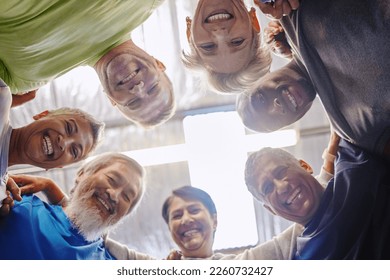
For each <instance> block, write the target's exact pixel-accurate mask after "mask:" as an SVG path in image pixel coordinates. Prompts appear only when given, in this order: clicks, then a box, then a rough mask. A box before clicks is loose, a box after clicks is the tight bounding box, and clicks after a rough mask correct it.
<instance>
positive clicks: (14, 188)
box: [0, 177, 22, 217]
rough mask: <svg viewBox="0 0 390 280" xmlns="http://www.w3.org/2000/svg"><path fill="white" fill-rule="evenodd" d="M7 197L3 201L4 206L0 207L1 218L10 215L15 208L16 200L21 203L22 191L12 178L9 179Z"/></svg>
mask: <svg viewBox="0 0 390 280" xmlns="http://www.w3.org/2000/svg"><path fill="white" fill-rule="evenodd" d="M11 194H12V195H11ZM6 195H7V197H6V198H5V199H3V201H2V206H1V207H0V217H4V216H6V215H8V214H9V212H10V211H11V208H12V207H14V200H17V201H21V200H22V197H21V195H20V189H19V187H18V185H17V184H16V183H15V181H14V180H13V179H12V178H10V177H9V178H8V181H7V184H6Z"/></svg>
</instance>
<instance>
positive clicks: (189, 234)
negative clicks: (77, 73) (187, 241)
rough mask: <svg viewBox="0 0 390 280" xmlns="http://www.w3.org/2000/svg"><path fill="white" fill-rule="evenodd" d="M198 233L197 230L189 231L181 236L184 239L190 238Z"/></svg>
mask: <svg viewBox="0 0 390 280" xmlns="http://www.w3.org/2000/svg"><path fill="white" fill-rule="evenodd" d="M198 232H199V231H198V230H197V229H191V230H189V231H186V232H185V233H184V234H183V235H184V236H185V237H191V236H194V235H195V234H197V233H198Z"/></svg>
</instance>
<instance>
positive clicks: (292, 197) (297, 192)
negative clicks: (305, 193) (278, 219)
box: [286, 188, 302, 205]
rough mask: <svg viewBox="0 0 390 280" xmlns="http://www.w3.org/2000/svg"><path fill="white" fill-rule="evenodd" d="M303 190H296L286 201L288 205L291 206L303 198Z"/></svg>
mask: <svg viewBox="0 0 390 280" xmlns="http://www.w3.org/2000/svg"><path fill="white" fill-rule="evenodd" d="M301 197H302V195H301V190H300V189H299V188H297V189H295V190H294V191H293V193H292V194H291V195H290V196H289V198H288V199H287V201H286V204H288V205H290V204H291V203H292V202H294V200H295V199H297V198H301Z"/></svg>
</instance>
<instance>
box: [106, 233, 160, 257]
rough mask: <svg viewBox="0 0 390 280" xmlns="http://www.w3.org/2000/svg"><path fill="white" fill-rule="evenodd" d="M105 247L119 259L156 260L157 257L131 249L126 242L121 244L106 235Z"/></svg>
mask: <svg viewBox="0 0 390 280" xmlns="http://www.w3.org/2000/svg"><path fill="white" fill-rule="evenodd" d="M104 247H105V248H106V249H107V250H108V251H109V252H110V254H111V255H113V256H114V257H115V258H116V259H117V260H155V258H153V257H151V256H149V255H146V254H143V253H139V252H137V251H135V250H132V249H130V248H129V247H127V246H126V245H124V244H121V243H119V242H117V241H115V240H113V239H111V238H109V237H108V236H105V237H104Z"/></svg>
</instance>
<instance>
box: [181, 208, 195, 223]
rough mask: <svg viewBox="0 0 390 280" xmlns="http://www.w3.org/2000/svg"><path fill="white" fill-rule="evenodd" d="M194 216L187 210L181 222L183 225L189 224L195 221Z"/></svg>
mask: <svg viewBox="0 0 390 280" xmlns="http://www.w3.org/2000/svg"><path fill="white" fill-rule="evenodd" d="M193 221H194V220H193V218H192V215H191V214H190V213H188V212H187V211H185V212H184V213H183V216H182V217H181V224H182V225H189V224H191V223H192V222H193Z"/></svg>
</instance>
